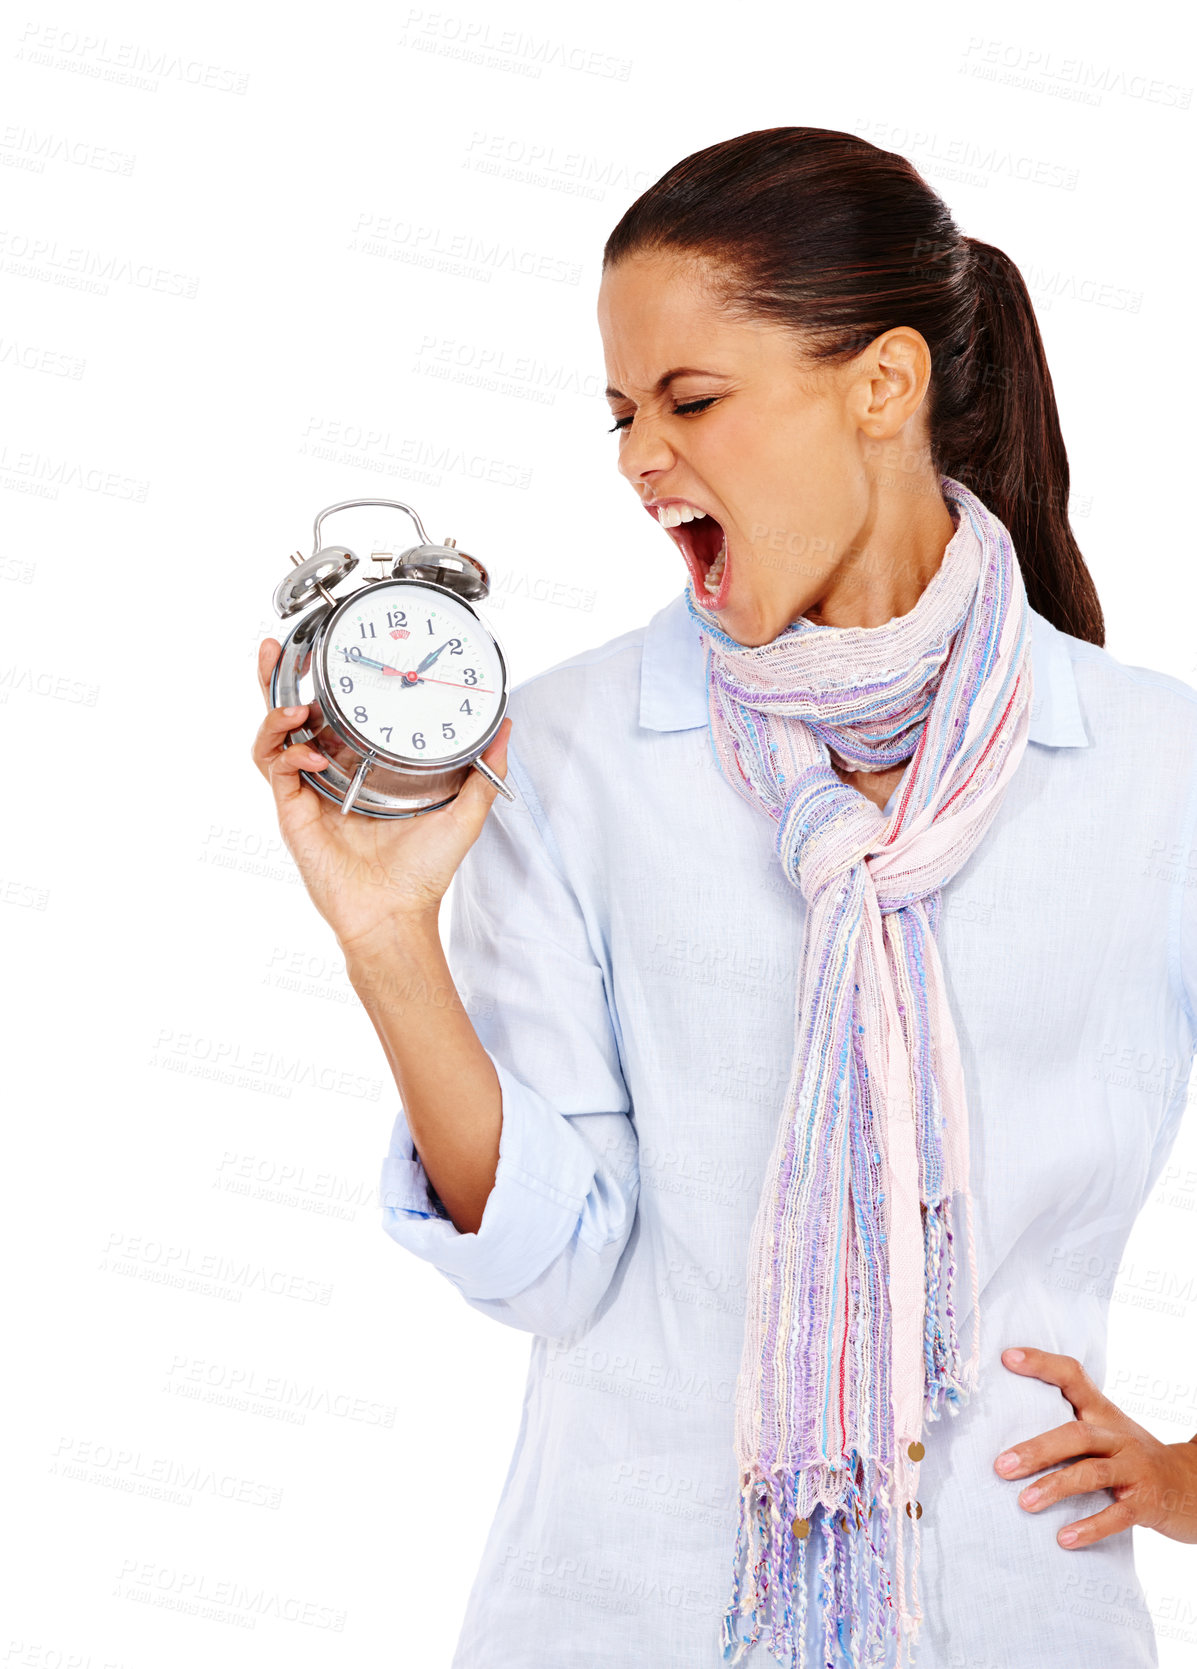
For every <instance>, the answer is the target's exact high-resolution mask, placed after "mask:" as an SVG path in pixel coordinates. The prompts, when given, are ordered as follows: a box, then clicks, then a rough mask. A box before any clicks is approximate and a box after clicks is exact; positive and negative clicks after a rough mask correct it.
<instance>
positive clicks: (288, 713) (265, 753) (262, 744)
mask: <svg viewBox="0 0 1197 1669" xmlns="http://www.w3.org/2000/svg"><path fill="white" fill-rule="evenodd" d="M307 712H308V710H307V708H306V707H272V708H271V709H270V711H269V712H268V713H267V715H266V717H265V718H264V719H263V720H262V722H261V724H260V725H259V726H258V730H257V734H256V735H255V737H254V744H253V748H252V750H251V752H252V757H253V762H254V764H255V765H256V766H257V767H258V769H259V770H260V771H261V772H262V774H263V775H264V776H265V775H266V774H267V773H268V771H269V768H270V764H271V762H272V761H273V760H275V759H277V758H278V757H279V756H280V754H281V753H282V751H283V745H284V743H285V742H286V739H287V736H288V735H289V734H290V732H291V731H292V730H297V729H298V728H299V726H300V725H301V724H302V723H303V721H304V719H305V718H306V717H307Z"/></svg>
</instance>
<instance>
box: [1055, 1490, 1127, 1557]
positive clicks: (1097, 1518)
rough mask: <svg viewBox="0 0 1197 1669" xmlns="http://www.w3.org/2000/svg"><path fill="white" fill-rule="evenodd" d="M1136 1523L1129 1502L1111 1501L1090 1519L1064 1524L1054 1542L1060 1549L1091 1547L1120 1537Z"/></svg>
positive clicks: (1079, 1519) (1080, 1519)
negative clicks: (1107, 1538) (1108, 1539)
mask: <svg viewBox="0 0 1197 1669" xmlns="http://www.w3.org/2000/svg"><path fill="white" fill-rule="evenodd" d="M1138 1521H1139V1520H1138V1514H1137V1513H1136V1511H1135V1509H1134V1507H1133V1506H1132V1505H1131V1503H1130V1502H1129V1501H1112V1502H1111V1503H1110V1505H1109V1506H1108V1507H1103V1508H1102V1510H1101V1511H1100V1512H1099V1513H1094V1514H1093V1516H1092V1517H1091V1518H1078V1519H1077V1521H1076V1523H1075V1524H1066V1525H1065V1526H1064V1528H1063V1529H1062V1530H1059V1531H1057V1532H1056V1540H1057V1541H1058V1542H1059V1544H1060V1546H1061V1547H1092V1546H1093V1543H1094V1542H1100V1541H1105V1539H1106V1537H1107V1536H1120V1535H1121V1534H1122V1532H1123V1531H1124V1530H1129V1529H1130V1527H1131V1525H1132V1524H1137V1523H1138Z"/></svg>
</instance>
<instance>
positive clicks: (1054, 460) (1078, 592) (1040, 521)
mask: <svg viewBox="0 0 1197 1669" xmlns="http://www.w3.org/2000/svg"><path fill="white" fill-rule="evenodd" d="M963 241H964V243H965V245H966V246H967V248H968V254H969V270H970V274H971V281H972V284H973V287H974V290H975V293H976V306H975V312H974V315H973V327H972V332H971V338H970V344H969V347H968V349H967V351H966V352H965V353H964V354H963V355H960V356H959V358H957V359H956V360H954V361H950V362H949V363H948V365H947V366H945V368H944V372H943V373H942V374H941V376H940V379H939V384H938V387H937V388H936V389H935V393H934V395H933V400H932V419H931V422H932V437H933V439H932V445H933V450H934V453H935V463H936V466H937V467H938V469H939V471H940V473H941V474H943V475H950V476H952V477H953V478H954V479H955V480H957V481H961V482H963V483H964V485H965V486H966V487H968V488H969V490H970V491H971V492H974V493H976V495H977V497H978V498H979V499H980V500H981V502H982V503H983V504H984V505H985V506H986V507H987V508H988V509H990V510H992V511H993V513H994V515H995V516H996V517H997V518H998V520H999V521H1000V522H1002V523H1003V525H1004V526H1005V527H1006V528H1007V529H1008V531H1009V533H1010V537H1011V540H1012V541H1013V544H1014V549H1015V550H1016V551H1017V552H1018V560H1019V565H1020V567H1021V568H1022V575H1023V582H1024V584H1025V585H1026V588H1027V599H1028V601H1029V602H1030V605H1031V607H1032V608H1033V609H1036V610H1038V612H1039V613H1040V614H1042V615H1043V616H1045V618H1046V619H1048V620H1050V621H1051V622H1052V624H1053V625H1055V626H1058V627H1059V628H1060V630H1061V631H1064V632H1069V633H1071V635H1072V636H1073V637H1079V638H1084V639H1085V640H1086V641H1087V642H1089V643H1096V644H1099V645H1100V644H1104V642H1105V627H1104V622H1103V618H1102V610H1101V603H1100V602H1099V600H1098V596H1097V588H1096V586H1095V585H1094V583H1093V576H1092V575H1091V574H1090V572H1089V570H1088V568H1087V567H1086V566H1085V559H1084V557H1083V556H1082V555H1081V552H1080V547H1079V546H1078V545H1077V542H1076V539H1075V538H1074V536H1073V532H1072V528H1071V527H1070V526H1069V522H1068V492H1069V474H1068V454H1067V452H1066V451H1065V449H1064V437H1063V435H1062V434H1061V432H1060V417H1059V413H1058V411H1057V410H1056V396H1055V391H1054V389H1053V387H1052V379H1051V372H1050V371H1049V370H1048V366H1047V355H1046V353H1045V352H1044V348H1043V338H1042V336H1041V335H1040V334H1039V325H1038V322H1037V320H1036V318H1035V310H1034V307H1033V306H1032V303H1031V297H1030V294H1029V292H1028V290H1027V287H1026V284H1025V283H1024V282H1023V277H1022V274H1021V273H1020V272H1019V270H1018V268H1017V267H1016V266H1015V264H1014V262H1013V261H1012V260H1011V259H1010V257H1009V256H1008V255H1006V254H1004V253H1003V252H1002V250H1000V249H996V248H995V247H994V246H993V245H992V244H989V243H980V242H978V241H977V239H976V238H965V239H964V240H963Z"/></svg>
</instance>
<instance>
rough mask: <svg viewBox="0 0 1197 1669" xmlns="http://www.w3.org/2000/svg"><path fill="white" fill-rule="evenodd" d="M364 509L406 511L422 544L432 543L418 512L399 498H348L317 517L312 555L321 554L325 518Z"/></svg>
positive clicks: (313, 530)
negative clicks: (341, 512) (321, 529)
mask: <svg viewBox="0 0 1197 1669" xmlns="http://www.w3.org/2000/svg"><path fill="white" fill-rule="evenodd" d="M363 508H365V509H382V510H402V511H404V513H405V514H406V515H409V516H410V517H411V519H412V521H413V522H415V524H416V532H417V533H418V534H419V535H420V539H421V542H422V543H423V544H425V545H427V544H429V543H431V541H430V540H429V538H428V535H427V533H425V531H424V524H423V522H422V521H421V520H420V518H419V516H417V515H416V512H415V511H414V510H413V509H412V507H411V505H410V504H400V502H399V500H398V499H397V498H347V499H345V500H344V501H343V502H342V503H341V504H330V505H329V506H328V508H327V509H326V510H321V512H320V514H319V515H318V516H317V517H316V525H315V527H314V528H313V529H312V554H313V555H317V554H318V553H319V550H320V524H321V522H322V521H323V520H324V518H325V516H331V515H332V514H333V513H334V512H335V511H337V510H359V509H363Z"/></svg>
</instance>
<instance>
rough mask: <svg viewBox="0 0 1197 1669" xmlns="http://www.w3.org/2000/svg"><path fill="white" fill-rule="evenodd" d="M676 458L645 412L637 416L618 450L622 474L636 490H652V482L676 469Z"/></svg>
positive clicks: (638, 413)
mask: <svg viewBox="0 0 1197 1669" xmlns="http://www.w3.org/2000/svg"><path fill="white" fill-rule="evenodd" d="M676 462H677V455H676V453H675V452H674V450H673V448H672V446H670V444H669V442H668V441H667V440H666V439H665V437H664V435H663V434H662V433H661V431H660V430H659V429H658V428H657V426H656V425H655V424H654V423H653V421H652V419H651V418H650V417H649V416H648V414H647V413H646V412H637V414H636V416H635V418H634V419H633V421H632V424H631V427H630V428H629V429H628V430H627V431H626V432H625V434H624V437H623V444H622V445H621V446H620V448H619V473H620V474H621V475H622V476H623V478H624V479H625V481H630V482H631V483H632V486H633V487H636V488H637V489H643V488H645V487H651V486H652V484H653V478H654V477H655V476H658V475H663V474H665V472H666V471H667V470H670V469H672V468H673V466H674V464H675V463H676Z"/></svg>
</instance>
